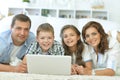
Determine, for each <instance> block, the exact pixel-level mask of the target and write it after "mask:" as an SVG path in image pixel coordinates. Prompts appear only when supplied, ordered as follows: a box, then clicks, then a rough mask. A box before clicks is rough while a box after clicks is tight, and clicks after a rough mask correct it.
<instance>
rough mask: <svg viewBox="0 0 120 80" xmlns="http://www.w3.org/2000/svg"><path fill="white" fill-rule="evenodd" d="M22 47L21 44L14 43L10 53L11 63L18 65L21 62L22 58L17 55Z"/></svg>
mask: <svg viewBox="0 0 120 80" xmlns="http://www.w3.org/2000/svg"><path fill="white" fill-rule="evenodd" d="M20 48H21V46H15V45H14V48H13V50H12V52H11V54H10V65H12V66H16V65H18V64H19V62H21V60H20V59H18V58H17V57H16V55H17V53H18V51H19V50H20Z"/></svg>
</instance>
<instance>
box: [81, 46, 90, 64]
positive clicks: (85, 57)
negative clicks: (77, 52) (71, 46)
mask: <svg viewBox="0 0 120 80" xmlns="http://www.w3.org/2000/svg"><path fill="white" fill-rule="evenodd" d="M82 57H83V61H85V62H88V61H92V57H91V54H90V51H89V48H88V46H87V45H85V46H84V50H83V52H82Z"/></svg>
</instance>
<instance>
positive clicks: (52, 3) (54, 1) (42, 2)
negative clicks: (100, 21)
mask: <svg viewBox="0 0 120 80" xmlns="http://www.w3.org/2000/svg"><path fill="white" fill-rule="evenodd" d="M30 1H31V3H30V5H31V6H37V7H45V8H52V7H53V8H69V9H70V8H72V9H74V8H75V9H76V8H78V9H79V8H80V9H81V8H82V9H89V8H90V7H91V2H93V1H95V0H30ZM62 1H63V2H62ZM96 1H100V0H96ZM102 1H103V2H104V6H105V9H106V10H108V11H109V13H110V20H111V21H115V22H117V23H119V24H120V15H119V14H120V11H119V10H120V0H114V1H112V0H102ZM21 3H22V0H0V12H1V13H4V14H5V12H7V7H8V6H16V5H17V6H18V5H19V6H23V4H21ZM14 4H15V5H14Z"/></svg>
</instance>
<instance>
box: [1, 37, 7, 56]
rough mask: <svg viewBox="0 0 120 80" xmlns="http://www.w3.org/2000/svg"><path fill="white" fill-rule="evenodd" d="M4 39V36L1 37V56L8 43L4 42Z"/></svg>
mask: <svg viewBox="0 0 120 80" xmlns="http://www.w3.org/2000/svg"><path fill="white" fill-rule="evenodd" d="M4 43H5V42H4V40H3V39H2V38H0V56H1V55H2V53H3V51H4V49H5V47H6V45H5V44H4Z"/></svg>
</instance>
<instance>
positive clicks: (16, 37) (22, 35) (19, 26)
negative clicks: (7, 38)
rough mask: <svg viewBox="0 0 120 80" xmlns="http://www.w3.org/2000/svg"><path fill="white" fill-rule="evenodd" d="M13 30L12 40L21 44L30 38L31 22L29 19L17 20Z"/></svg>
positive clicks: (17, 44) (18, 44)
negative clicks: (24, 20)
mask: <svg viewBox="0 0 120 80" xmlns="http://www.w3.org/2000/svg"><path fill="white" fill-rule="evenodd" d="M11 30H12V35H11V36H12V40H13V43H14V45H16V46H20V45H22V44H23V43H24V42H25V40H26V39H27V38H28V35H29V30H30V23H29V21H27V22H23V21H19V20H16V21H15V24H14V26H12V27H11Z"/></svg>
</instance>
